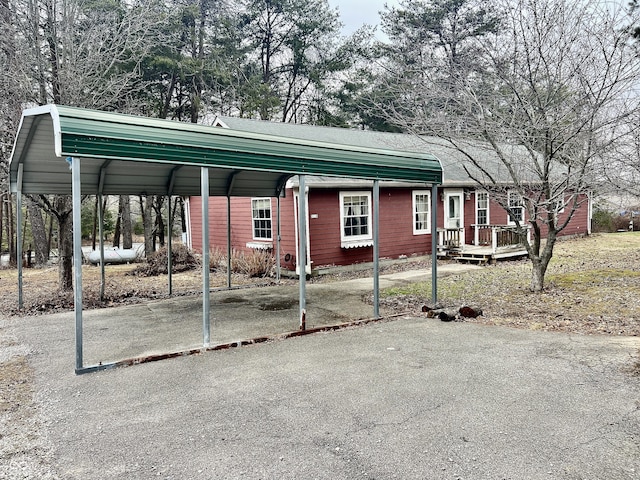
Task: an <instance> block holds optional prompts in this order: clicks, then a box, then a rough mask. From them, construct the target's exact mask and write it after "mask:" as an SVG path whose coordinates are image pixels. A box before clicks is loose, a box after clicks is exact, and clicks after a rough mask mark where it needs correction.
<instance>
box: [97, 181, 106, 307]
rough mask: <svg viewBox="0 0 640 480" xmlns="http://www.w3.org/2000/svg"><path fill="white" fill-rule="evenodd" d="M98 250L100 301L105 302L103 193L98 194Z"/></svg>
mask: <svg viewBox="0 0 640 480" xmlns="http://www.w3.org/2000/svg"><path fill="white" fill-rule="evenodd" d="M98 248H99V249H100V301H101V302H102V301H103V300H104V286H105V283H106V278H105V273H104V208H102V193H99V194H98Z"/></svg>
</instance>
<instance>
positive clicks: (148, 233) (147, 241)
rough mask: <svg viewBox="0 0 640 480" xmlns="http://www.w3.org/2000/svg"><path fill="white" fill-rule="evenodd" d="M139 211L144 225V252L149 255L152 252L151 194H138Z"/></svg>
mask: <svg viewBox="0 0 640 480" xmlns="http://www.w3.org/2000/svg"><path fill="white" fill-rule="evenodd" d="M139 198H140V213H141V214H142V225H143V227H144V254H145V256H146V257H149V256H150V255H151V254H152V253H153V240H154V234H153V207H152V205H153V195H147V196H146V197H144V199H143V197H142V196H140V197H139Z"/></svg>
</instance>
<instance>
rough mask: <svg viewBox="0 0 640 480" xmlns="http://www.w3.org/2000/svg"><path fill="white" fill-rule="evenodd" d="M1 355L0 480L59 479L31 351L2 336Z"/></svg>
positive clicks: (0, 343)
mask: <svg viewBox="0 0 640 480" xmlns="http://www.w3.org/2000/svg"><path fill="white" fill-rule="evenodd" d="M3 333H4V332H3ZM0 354H1V356H0V360H1V361H0V478H40V479H56V478H58V477H57V476H56V475H55V474H54V473H53V470H52V467H51V446H50V445H49V444H48V442H47V439H46V434H45V433H44V432H45V428H44V426H43V425H42V422H41V421H40V415H39V412H38V408H37V405H36V401H35V398H34V395H35V392H34V371H33V368H32V367H31V366H30V365H29V361H28V357H27V352H25V351H24V348H21V346H20V345H18V344H16V343H15V341H14V340H13V339H11V338H9V337H7V336H6V335H0Z"/></svg>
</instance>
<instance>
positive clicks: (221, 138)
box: [10, 105, 442, 193]
mask: <svg viewBox="0 0 640 480" xmlns="http://www.w3.org/2000/svg"><path fill="white" fill-rule="evenodd" d="M45 116H49V117H50V119H51V122H52V129H53V133H54V138H53V141H54V142H53V143H54V145H53V147H54V148H53V150H54V153H55V156H57V157H62V156H77V157H80V158H102V159H114V160H125V161H144V162H147V163H163V164H166V163H175V164H188V165H193V166H196V165H199V166H206V167H218V168H224V169H229V170H234V169H236V170H237V169H244V170H253V171H258V172H259V171H264V172H282V173H287V174H291V175H296V174H311V175H328V176H341V177H353V178H361V179H371V180H375V179H377V180H400V181H411V182H426V183H433V184H440V183H442V166H441V163H440V161H439V159H438V158H436V157H435V156H433V155H431V154H427V153H416V152H406V151H394V150H384V149H375V148H365V147H353V146H348V145H340V144H334V143H325V142H318V141H310V140H300V139H294V138H288V137H280V136H272V135H265V134H259V133H252V132H243V131H238V130H232V129H224V128H220V127H213V126H207V125H199V124H192V123H183V122H177V121H171V120H164V119H157V118H149V117H139V116H133V115H125V114H119V113H111V112H102V111H97V110H89V109H82V108H76V107H67V106H61V105H44V106H41V107H36V108H32V109H27V110H25V111H24V112H23V115H22V119H21V122H20V127H19V130H18V133H17V135H16V141H15V144H14V149H13V152H12V155H11V160H10V170H11V172H12V183H13V181H14V180H15V175H14V173H15V172H17V169H18V167H17V165H18V164H19V163H21V162H23V161H34V160H27V157H28V156H29V145H28V143H29V142H28V141H27V140H26V139H27V138H28V136H29V135H30V134H31V135H33V133H32V132H31V131H32V129H37V128H38V124H39V123H40V122H41V121H42V120H44V118H42V120H40V119H39V118H38V117H45ZM29 117H31V118H32V120H31V121H30V122H26V121H25V120H26V119H27V118H29ZM35 160H36V161H37V159H35ZM41 193H48V192H44V191H43V192H41ZM132 193H135V192H132Z"/></svg>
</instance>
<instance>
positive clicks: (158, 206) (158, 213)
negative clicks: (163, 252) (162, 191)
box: [154, 195, 171, 247]
mask: <svg viewBox="0 0 640 480" xmlns="http://www.w3.org/2000/svg"><path fill="white" fill-rule="evenodd" d="M169 201H171V198H169ZM163 205H164V197H163V196H162V195H158V196H157V197H156V201H155V205H154V212H155V217H156V221H155V233H156V235H157V236H158V241H159V242H160V247H164V244H165V238H164V218H163V217H162V206H163Z"/></svg>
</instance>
